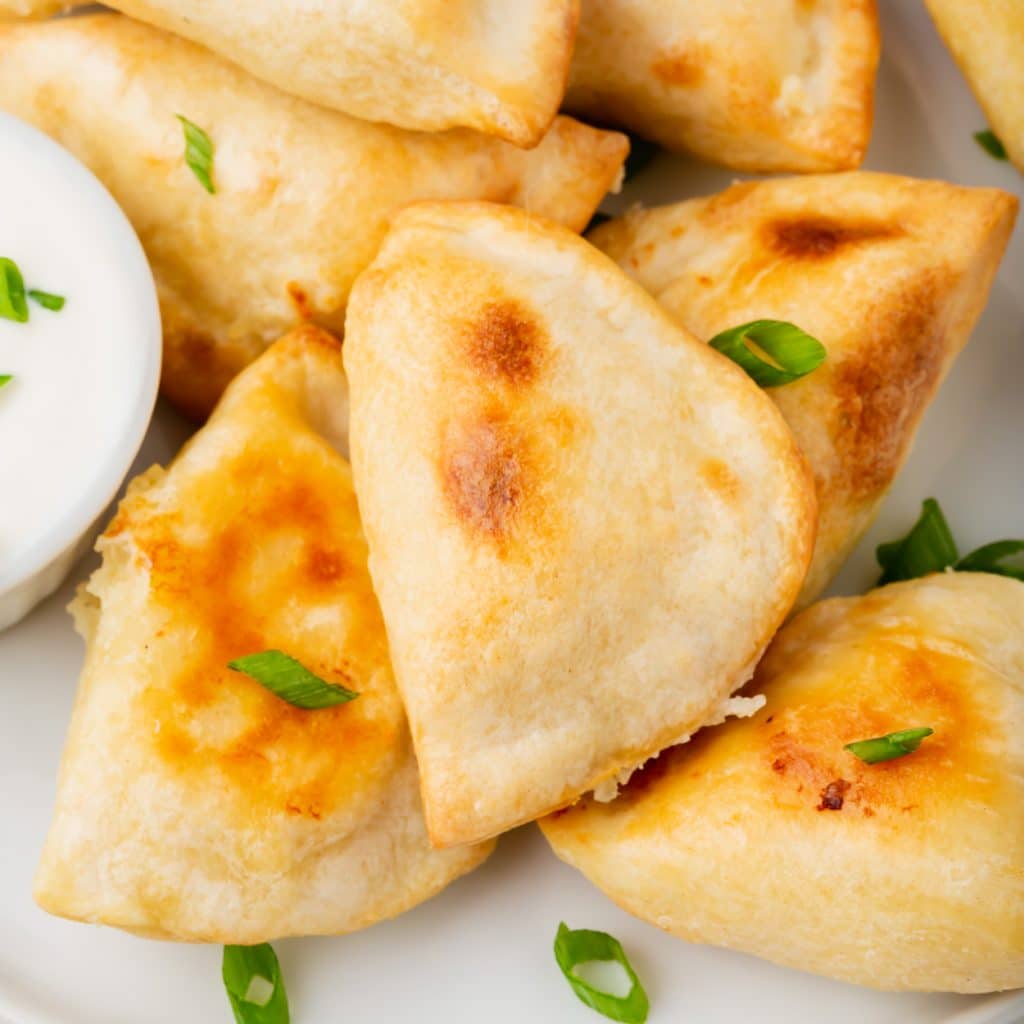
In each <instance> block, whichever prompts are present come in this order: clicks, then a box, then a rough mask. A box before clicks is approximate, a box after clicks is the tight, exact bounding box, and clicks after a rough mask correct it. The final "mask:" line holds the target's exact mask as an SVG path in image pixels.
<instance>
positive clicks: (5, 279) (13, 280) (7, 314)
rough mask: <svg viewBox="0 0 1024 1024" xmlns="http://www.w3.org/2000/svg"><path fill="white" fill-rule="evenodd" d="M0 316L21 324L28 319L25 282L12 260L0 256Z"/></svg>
mask: <svg viewBox="0 0 1024 1024" xmlns="http://www.w3.org/2000/svg"><path fill="white" fill-rule="evenodd" d="M0 317H2V318H3V319H4V320H15V321H17V322H18V323H19V324H23V323H25V322H26V321H27V320H28V303H27V302H26V301H25V282H24V280H23V279H22V276H21V271H20V270H19V269H18V264H17V263H15V262H14V260H9V259H7V258H6V257H4V256H0Z"/></svg>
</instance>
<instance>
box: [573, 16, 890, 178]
mask: <svg viewBox="0 0 1024 1024" xmlns="http://www.w3.org/2000/svg"><path fill="white" fill-rule="evenodd" d="M878 53H879V35H878V19H877V14H876V11H875V4H874V0H816V2H811V3H809V2H808V0H715V2H714V3H707V2H703V0H583V5H582V15H581V19H580V31H579V38H578V40H577V46H576V56H575V58H574V60H573V66H572V76H571V79H570V85H569V92H568V95H567V96H566V104H565V106H566V109H567V110H570V111H573V112H575V113H578V114H581V115H583V116H585V117H587V118H591V119H593V120H594V121H596V122H597V123H599V124H609V123H610V124H617V125H620V126H622V127H624V128H628V129H629V130H630V131H634V132H637V133H638V134H639V135H641V136H643V137H644V138H648V139H650V140H651V141H653V142H658V143H661V145H663V146H666V147H667V148H669V149H676V150H687V151H689V152H692V153H696V154H697V155H698V156H701V157H703V158H704V159H706V160H711V161H713V162H715V163H720V164H725V165H726V166H727V167H736V168H739V169H741V170H748V171H829V170H841V169H845V168H850V167H856V166H857V165H858V164H859V163H860V162H861V160H862V159H863V157H864V151H865V149H866V148H867V144H868V139H869V137H870V135H871V108H872V96H873V91H874V78H875V68H876V66H877V64H878Z"/></svg>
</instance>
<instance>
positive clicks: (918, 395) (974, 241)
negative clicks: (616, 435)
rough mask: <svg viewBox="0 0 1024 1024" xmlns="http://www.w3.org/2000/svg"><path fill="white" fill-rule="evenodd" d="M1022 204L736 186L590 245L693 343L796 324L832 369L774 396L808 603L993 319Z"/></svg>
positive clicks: (887, 188)
mask: <svg viewBox="0 0 1024 1024" xmlns="http://www.w3.org/2000/svg"><path fill="white" fill-rule="evenodd" d="M1016 210H1017V200H1016V199H1015V198H1014V197H1013V196H1011V195H1009V194H1007V193H1005V192H999V191H997V190H995V189H969V188H959V187H956V186H954V185H946V184H944V183H942V182H936V181H916V180H913V179H911V178H901V177H896V176H895V175H887V174H871V173H867V172H863V173H852V174H842V175H821V176H812V177H802V178H789V179H776V180H774V181H764V182H757V183H755V182H747V183H743V184H739V185H734V186H733V187H732V188H730V189H727V190H726V191H725V192H722V193H720V194H719V195H715V196H709V197H707V198H705V199H693V200H689V201H687V202H683V203H677V204H675V205H673V206H664V207H659V208H655V209H650V210H637V211H634V212H633V213H630V214H628V215H627V216H625V217H623V218H622V219H620V220H615V221H612V222H610V223H608V224H604V225H602V226H601V227H599V228H597V229H596V230H595V231H593V232H592V233H591V235H590V240H591V241H592V242H593V243H594V244H595V245H596V246H597V247H598V248H599V249H602V250H603V251H604V252H606V253H607V254H608V255H609V256H611V257H612V259H614V260H615V261H616V263H618V264H619V266H621V267H622V269H623V270H625V271H626V273H627V274H629V275H630V276H631V277H634V278H635V279H636V280H637V281H639V282H640V284H642V285H643V286H644V287H645V288H646V289H647V290H648V291H649V292H650V293H651V294H652V295H654V297H655V298H656V299H658V301H659V302H660V303H661V304H662V305H663V306H664V307H665V308H666V309H667V310H668V311H669V312H670V313H671V314H672V315H673V316H674V317H676V319H677V320H678V321H679V322H680V323H681V324H683V325H684V326H685V327H687V328H688V329H689V330H691V331H692V332H693V333H694V334H696V335H697V336H698V337H700V338H704V339H709V338H711V337H713V336H714V335H715V334H717V333H718V332H719V331H722V330H724V329H726V328H728V327H734V326H737V325H739V324H742V323H746V322H748V321H751V320H757V319H762V318H768V319H779V320H789V321H792V322H793V323H795V324H797V325H799V326H800V327H802V328H803V329H804V330H805V331H808V332H809V333H811V334H812V335H814V336H815V337H816V338H818V339H819V340H820V341H821V342H822V344H823V345H824V346H825V348H826V349H827V350H828V358H827V359H826V361H825V363H824V364H822V366H820V367H819V368H818V369H817V370H815V371H814V372H813V373H811V374H809V375H808V376H807V377H805V378H803V379H802V380H799V381H796V382H795V383H793V384H787V385H785V386H784V387H779V388H773V389H771V390H769V391H768V394H769V395H771V397H772V399H773V400H774V401H775V402H776V404H777V405H778V406H779V408H780V409H781V410H782V414H783V416H785V418H786V422H787V423H788V424H789V426H790V428H791V429H792V431H793V434H794V436H795V437H796V440H797V443H798V444H799V445H800V448H801V449H802V450H803V452H804V455H805V456H806V457H807V460H808V462H809V463H810V466H811V469H812V470H813V471H814V477H815V482H816V484H817V490H818V510H819V516H820V522H819V526H818V540H817V547H816V550H815V554H814V561H813V563H812V565H811V571H810V572H809V573H808V576H807V581H806V583H805V585H804V589H803V592H802V594H801V597H800V602H799V603H800V604H806V603H808V602H809V601H812V600H813V599H814V598H815V597H816V596H817V595H818V594H819V593H820V592H821V591H822V590H823V589H824V587H825V586H826V585H827V584H828V581H829V580H830V579H831V578H832V576H833V575H834V574H835V573H836V572H837V571H838V569H839V567H840V566H841V565H842V563H843V562H844V561H845V560H846V557H847V555H848V554H849V553H850V551H851V550H852V549H853V547H854V545H855V544H856V543H857V541H858V540H859V539H860V537H861V535H862V534H863V532H864V531H865V530H866V529H867V527H868V526H869V525H870V523H871V521H872V519H873V518H874V516H875V512H876V511H877V509H878V506H879V504H880V503H881V500H882V498H883V497H884V495H885V493H886V491H887V490H888V488H889V485H890V484H891V483H892V481H893V479H894V478H895V476H896V474H897V472H899V469H900V467H901V466H902V465H903V462H904V461H905V459H906V457H907V455H908V453H909V451H910V447H911V444H912V442H913V439H914V434H915V432H916V430H917V426H918V423H919V422H920V419H921V416H922V415H923V413H924V411H925V409H926V408H927V406H928V403H929V402H930V401H931V399H932V398H933V397H934V395H935V393H936V391H937V390H938V388H939V385H940V384H941V382H942V379H943V377H944V376H945V374H946V371H947V370H948V369H949V367H950V365H951V364H952V362H953V359H954V358H955V357H956V355H957V353H958V352H959V351H960V349H961V348H962V347H963V345H964V343H965V342H966V341H967V339H968V337H969V335H970V332H971V330H972V329H973V327H974V324H975V321H976V320H977V318H978V316H979V315H980V313H981V311H982V310H983V309H984V307H985V302H986V300H987V298H988V292H989V287H990V286H991V283H992V279H993V277H994V276H995V272H996V270H997V268H998V266H999V261H1000V259H1001V258H1002V254H1003V250H1004V249H1005V247H1006V242H1007V238H1008V237H1009V234H1010V231H1011V229H1012V227H1013V222H1014V218H1015V215H1016Z"/></svg>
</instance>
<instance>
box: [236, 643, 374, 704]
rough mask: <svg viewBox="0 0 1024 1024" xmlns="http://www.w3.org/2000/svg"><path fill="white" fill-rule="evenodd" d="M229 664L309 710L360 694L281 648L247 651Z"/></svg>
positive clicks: (290, 702) (347, 699) (346, 701)
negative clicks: (316, 672)
mask: <svg viewBox="0 0 1024 1024" xmlns="http://www.w3.org/2000/svg"><path fill="white" fill-rule="evenodd" d="M228 668H230V669H233V670H234V671H235V672H242V673H244V674H245V675H247V676H250V677H251V678H252V679H255V680H256V682H257V683H259V684H260V685H261V686H265V687H266V688H267V689H268V690H270V692H271V693H273V694H276V695H277V696H278V697H280V698H281V700H286V701H288V703H289V704H294V705H295V707H297V708H305V709H306V710H307V711H313V710H316V709H319V708H330V707H333V706H334V705H335V704H347V703H348V702H349V701H350V700H355V699H356V697H358V696H359V694H358V693H356V692H355V691H353V690H346V689H345V687H344V686H338V685H336V684H334V683H328V682H325V681H324V680H323V679H321V678H320V677H319V676H318V675H314V674H313V673H312V672H310V671H309V669H308V668H306V667H305V665H303V664H302V663H301V662H298V661H296V660H295V659H294V658H292V657H290V656H289V655H287V654H284V653H282V652H281V651H263V652H261V653H260V654H247V655H246V656H245V657H244V658H236V659H235V660H234V661H230V662H228Z"/></svg>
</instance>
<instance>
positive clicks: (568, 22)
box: [110, 0, 579, 146]
mask: <svg viewBox="0 0 1024 1024" xmlns="http://www.w3.org/2000/svg"><path fill="white" fill-rule="evenodd" d="M110 6H112V7H116V8H118V9H119V10H121V11H124V13H125V14H129V15H131V16H132V17H133V18H139V19H141V20H143V21H147V22H149V23H151V24H153V25H156V26H158V27H159V28H162V29H166V30H167V31H169V32H175V33H177V34H178V35H181V36H185V37H186V38H188V39H192V40H193V41H195V42H197V43H201V44H202V45H203V46H207V47H209V48H210V49H211V50H214V51H215V52H217V53H219V54H221V55H222V56H224V57H226V58H228V59H229V60H232V61H235V62H237V63H238V64H240V65H241V66H242V67H244V68H246V69H247V70H248V71H250V72H251V73H252V74H254V75H256V76H257V77H258V78H262V79H264V80H265V81H267V82H270V83H272V84H273V85H276V86H277V87H278V88H279V89H284V90H285V91H286V92H289V93H293V94H294V95H296V96H301V97H303V98H304V99H307V100H311V101H312V102H314V103H320V104H323V105H324V106H326V107H332V108H334V109H335V110H342V111H344V112H345V113H346V114H352V115H354V116H355V117H361V118H365V119H366V120H368V121H386V122H388V123H389V124H394V125H399V126H400V127H402V128H413V129H417V130H420V131H440V130H442V129H445V128H457V127H467V128H475V129H477V130H478V131H482V132H486V133H488V134H490V135H497V136H499V137H501V138H503V139H507V140H509V141H510V142H514V143H517V144H518V145H521V146H534V145H536V144H537V143H538V142H540V140H541V139H542V138H543V136H544V133H545V132H546V131H547V130H548V127H549V126H550V124H551V121H552V119H553V118H554V116H555V114H556V112H557V111H558V107H559V104H560V103H561V102H562V95H563V93H564V92H565V82H566V79H567V77H568V74H569V61H570V60H571V58H572V51H573V42H574V40H575V36H576V22H577V20H578V18H579V0H514V2H511V3H510V2H509V0H388V2H387V3H367V2H366V0H290V2H289V3H288V5H287V9H286V10H282V5H281V4H280V2H275V0H255V2H253V0H248V2H245V3H239V2H238V0H111V4H110Z"/></svg>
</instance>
